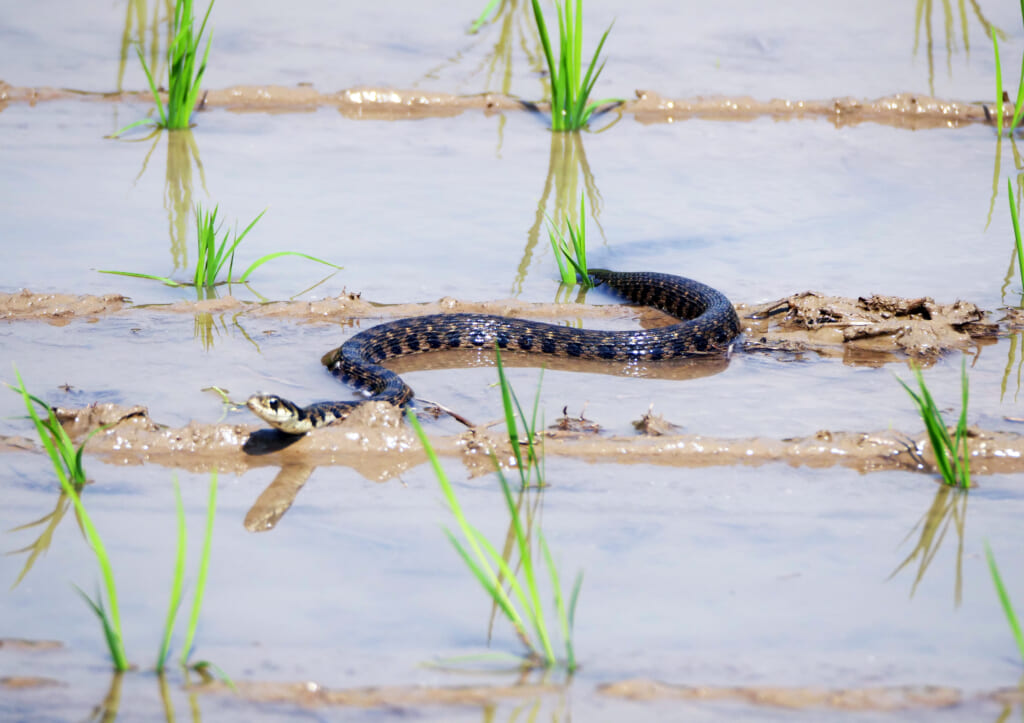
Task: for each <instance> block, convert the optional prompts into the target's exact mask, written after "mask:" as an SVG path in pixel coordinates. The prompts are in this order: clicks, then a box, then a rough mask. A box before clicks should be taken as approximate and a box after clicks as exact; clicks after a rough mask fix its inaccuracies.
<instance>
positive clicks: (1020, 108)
mask: <svg viewBox="0 0 1024 723" xmlns="http://www.w3.org/2000/svg"><path fill="white" fill-rule="evenodd" d="M1020 12H1021V20H1022V21H1024V0H1021V2H1020ZM994 32H995V29H994V28H993V33H994ZM1000 88H1002V86H1000ZM999 99H1000V100H1002V95H1001V94H1000V96H999ZM1022 112H1024V54H1022V55H1021V59H1020V84H1019V85H1018V86H1017V101H1016V103H1015V104H1014V107H1013V120H1011V121H1010V132H1011V133H1012V132H1013V130H1014V129H1015V128H1016V127H1017V124H1018V123H1020V117H1021V113H1022Z"/></svg>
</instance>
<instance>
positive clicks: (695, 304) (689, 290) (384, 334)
mask: <svg viewBox="0 0 1024 723" xmlns="http://www.w3.org/2000/svg"><path fill="white" fill-rule="evenodd" d="M588 275H589V277H590V278H591V280H592V281H593V282H594V284H595V285H598V284H604V285H606V286H607V287H608V288H610V289H612V290H613V291H615V292H616V293H618V294H619V295H620V296H622V297H623V298H624V299H626V300H628V301H631V302H633V303H636V304H642V305H645V306H651V307H654V308H656V309H659V310H660V311H663V312H665V313H667V314H670V315H672V316H674V317H676V318H677V319H679V321H678V322H677V323H675V324H671V325H669V326H664V327H659V328H655V329H638V330H632V331H603V330H599V329H577V328H574V327H568V326H559V325H557V324H547V323H544V322H539V321H530V320H527V319H517V318H514V317H508V316H498V315H494V314H465V313H461V314H429V315H425V316H418V317H410V318H404V319H396V320H394V321H390V322H385V323H383V324H378V325H376V326H372V327H370V328H368V329H365V330H363V331H361V332H359V333H358V334H355V335H354V336H352V337H351V338H350V339H348V340H347V341H346V342H345V343H344V344H342V345H341V346H340V347H338V348H336V349H332V350H331V351H329V352H327V353H326V354H324V356H323V358H322V359H321V362H322V363H323V364H324V366H326V367H327V369H328V370H329V371H330V372H331V373H332V374H334V375H335V376H337V377H339V378H340V379H341V380H342V381H344V382H348V383H351V384H353V385H355V386H357V387H362V388H365V389H367V390H368V391H369V392H370V395H369V396H368V397H366V398H364V399H359V400H350V401H335V402H316V403H314V404H310V405H308V406H305V407H301V406H299V405H297V404H295V403H294V402H291V401H289V400H287V399H285V398H283V397H280V396H278V395H276V394H256V395H253V396H251V397H250V398H249V400H248V401H247V402H246V406H248V408H249V409H250V410H251V411H252V412H253V413H254V414H255V415H256V416H257V417H259V418H260V419H262V420H263V421H264V422H266V423H267V424H269V425H270V426H271V427H274V428H275V429H278V430H280V431H281V432H284V433H286V434H292V435H302V434H306V433H308V432H311V431H313V430H314V429H318V428H321V427H326V426H328V425H330V424H334V423H336V422H340V421H343V420H344V419H346V418H347V417H348V416H349V414H351V413H352V411H353V410H354V409H355V408H356V407H358V406H360V405H362V404H366V403H367V402H389V403H391V404H394V405H396V406H399V407H401V406H404V405H406V404H408V403H409V402H411V401H412V400H413V398H414V396H415V395H414V392H413V390H412V388H411V387H409V385H408V384H406V383H405V381H404V380H403V379H402V378H401V377H400V376H399V375H398V374H396V373H395V372H393V371H391V370H389V369H387V368H386V367H383V366H381V362H384V361H387V360H388V359H393V358H395V357H399V356H405V355H408V354H420V353H424V352H430V351H440V350H445V349H474V348H476V349H494V348H495V347H497V348H498V349H502V350H506V349H508V350H512V351H520V352H528V353H532V354H546V355H556V356H562V357H569V358H573V357H576V358H581V359H604V360H608V361H627V362H644V361H652V362H656V361H660V360H663V359H673V358H678V357H693V356H700V355H721V354H725V353H727V352H728V350H729V347H730V345H731V342H732V341H733V339H735V338H736V336H738V335H739V333H740V322H739V318H738V317H737V315H736V310H735V309H734V308H733V305H732V303H731V302H730V301H729V299H728V298H726V296H725V295H724V294H722V293H721V292H720V291H717V290H715V289H713V288H711V287H710V286H707V285H705V284H702V283H700V282H699V281H694V280H693V279H687V278H685V277H682V276H675V275H673V274H665V273H656V272H649V271H609V270H607V269H589V270H588Z"/></svg>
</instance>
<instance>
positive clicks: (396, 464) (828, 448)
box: [0, 291, 1024, 507]
mask: <svg viewBox="0 0 1024 723" xmlns="http://www.w3.org/2000/svg"><path fill="white" fill-rule="evenodd" d="M134 308H136V307H132V306H131V305H130V303H129V300H128V299H127V298H126V297H124V296H119V295H108V296H103V297H94V296H79V297H75V296H70V295H64V294H43V295H37V294H32V293H31V292H28V291H24V292H21V293H18V294H7V295H3V296H0V318H6V319H8V320H11V321H18V320H20V321H25V320H30V319H35V320H44V321H47V322H49V323H54V324H63V323H67V321H68V320H69V319H72V318H76V317H84V318H86V319H95V318H97V317H99V316H103V315H108V314H111V315H112V314H131V313H132V311H133V310H134ZM144 308H145V309H146V310H147V311H154V310H157V311H164V312H167V313H173V314H196V313H204V312H235V313H241V314H245V315H250V316H258V317H269V318H287V319H303V320H311V321H312V320H324V319H331V320H335V321H336V320H338V319H339V318H348V319H361V318H383V317H404V316H416V315H422V314H432V313H439V312H480V313H491V314H502V315H511V316H527V317H531V318H539V319H544V318H565V317H567V316H570V317H580V318H582V317H589V318H597V319H602V318H605V319H608V318H616V319H618V318H622V317H624V316H627V317H632V318H634V319H638V320H639V323H640V324H641V325H642V326H657V325H660V324H665V323H670V321H671V319H670V318H669V317H667V316H665V315H662V314H659V313H657V312H652V311H650V310H638V309H637V308H636V307H628V306H621V305H603V306H591V305H580V304H530V303H524V302H520V301H515V300H504V301H494V302H464V301H459V300H456V299H452V298H444V299H441V300H439V301H437V302H433V303H427V304H397V305H387V306H383V305H378V304H373V303H372V302H369V301H366V300H364V299H362V298H361V297H360V295H359V294H356V293H344V294H342V295H340V296H338V297H336V298H332V299H324V300H320V301H304V302H274V303H267V304H256V303H252V302H242V301H239V300H237V299H234V298H232V297H227V298H223V299H215V300H209V301H197V302H178V303H175V304H170V305H166V306H151V305H150V306H146V307H144ZM737 309H738V311H739V313H740V316H741V320H742V325H743V329H744V337H743V339H742V340H741V341H740V342H739V343H738V344H737V345H736V346H735V348H734V350H733V352H732V353H733V354H737V353H755V354H771V355H774V356H777V357H779V358H780V359H782V360H786V359H798V358H802V357H804V356H806V355H815V356H819V357H830V358H840V359H842V360H843V361H844V362H846V363H848V364H856V365H866V366H880V365H883V364H887V363H893V362H901V361H907V360H912V361H914V362H917V363H919V364H923V365H928V364H931V363H934V362H935V360H937V359H938V358H939V357H940V356H941V355H942V354H944V353H946V352H949V351H952V350H964V351H966V350H969V349H970V348H972V347H978V346H981V345H984V344H991V343H994V341H995V340H996V339H997V338H998V337H999V336H1000V335H1005V334H1008V333H1011V332H1012V331H1013V330H1014V329H1016V328H1017V327H1018V325H1019V323H1020V319H1019V318H1018V315H1016V314H1014V313H1013V312H1010V313H1009V314H1007V315H1005V316H1002V318H1000V315H999V313H997V312H988V311H985V310H982V309H980V308H979V307H978V306H977V305H975V304H973V303H970V302H965V301H955V302H953V303H938V302H936V301H934V300H933V299H930V298H916V299H904V298H899V297H891V296H880V295H873V296H868V297H861V298H857V299H852V298H843V297H833V296H826V295H824V294H820V293H816V292H804V293H799V294H794V295H791V296H789V297H786V298H783V299H779V300H776V301H772V302H767V303H762V304H755V305H751V304H738V305H737ZM638 312H639V314H638ZM992 319H997V320H996V321H993V320H992ZM479 356H480V354H479V353H478V352H455V353H435V354H425V355H410V356H408V357H404V358H399V359H396V360H394V362H393V363H392V366H393V368H395V370H396V371H398V372H400V373H401V372H405V371H411V370H420V369H428V368H449V367H463V366H472V365H474V364H475V363H479V359H478V357H479ZM508 356H509V361H510V363H511V364H512V365H515V364H516V363H517V361H525V363H527V364H536V360H535V359H527V360H520V359H519V357H517V355H508ZM545 361H549V362H551V363H552V364H553V365H554V366H555V367H556V368H567V369H574V370H577V371H579V370H581V368H582V370H585V371H601V370H602V369H607V366H608V365H605V364H602V363H601V362H597V361H595V362H583V363H582V364H581V363H580V362H579V361H577V360H561V359H551V360H545ZM701 361H702V363H699V364H698V363H690V364H687V363H686V362H685V360H684V361H683V363H681V364H676V365H673V364H666V365H664V369H660V367H661V366H662V365H651V367H652V369H655V370H658V371H656V372H655V373H656V374H659V373H660V374H662V375H664V376H668V377H673V378H691V377H694V376H703V375H707V374H714V373H716V371H718V370H720V368H721V366H722V365H724V364H725V363H727V360H725V359H723V360H722V361H721V362H720V363H719V364H717V365H716V364H715V360H701ZM607 373H615V371H614V370H612V371H609V372H607ZM237 406H241V404H240V403H239V404H238V405H237ZM422 406H423V407H424V408H425V409H426V410H427V411H428V412H429V411H431V406H430V404H424V405H422ZM58 415H59V417H60V419H61V420H62V422H63V423H64V424H65V425H66V426H67V428H68V430H69V432H70V433H71V434H72V436H73V437H74V438H76V439H79V440H82V439H85V437H86V435H87V434H88V433H89V432H91V431H93V430H95V429H97V428H100V427H104V429H103V430H102V431H101V432H100V433H99V434H97V435H95V436H93V437H92V439H91V440H90V441H89V444H88V450H89V452H90V453H91V454H93V455H98V456H101V457H102V458H104V459H105V460H106V461H109V462H112V463H118V464H126V465H138V464H145V463H155V464H160V465H164V466H168V467H180V468H183V469H189V470H192V471H207V470H210V469H213V468H218V469H221V470H234V471H236V472H242V471H245V470H247V469H250V468H253V467H261V466H266V465H274V466H277V465H282V464H283V465H285V466H289V465H298V466H300V467H307V468H310V469H312V468H313V467H317V466H323V465H344V466H347V467H351V468H353V469H355V470H356V471H358V472H359V473H360V474H361V475H362V476H363V477H365V478H367V479H370V480H375V481H384V480H387V479H391V478H394V477H397V476H399V475H400V474H401V473H402V472H403V471H405V470H407V469H410V468H411V467H414V466H418V465H420V464H422V463H423V462H424V461H425V456H424V453H423V451H422V449H421V448H420V445H419V443H418V442H417V441H416V439H415V438H414V436H413V435H412V433H411V432H410V430H408V429H407V428H406V427H405V426H404V424H403V421H402V419H401V416H400V413H399V412H398V410H396V409H394V408H392V407H391V406H389V405H387V404H366V405H363V406H362V407H361V408H359V409H358V410H357V412H356V413H354V414H353V415H352V416H351V417H350V418H349V419H348V420H346V421H345V422H344V423H342V424H339V425H336V426H334V427H330V428H327V429H323V430H318V431H317V432H315V433H313V434H310V435H306V436H305V437H291V436H289V435H283V434H279V433H277V432H276V431H274V430H269V429H264V428H261V426H260V425H259V424H257V423H254V424H204V423H201V422H192V423H191V424H189V425H187V426H184V427H168V426H166V425H164V424H161V423H160V421H159V420H153V419H151V418H150V415H149V412H148V411H147V410H146V409H145V408H144V407H142V406H134V407H126V406H123V405H113V404H94V405H92V406H90V407H87V408H82V409H60V410H58ZM464 421H466V420H464ZM633 423H634V427H635V428H636V430H637V434H635V435H633V436H623V435H614V434H606V433H603V432H602V431H601V424H600V420H596V421H595V420H588V419H586V418H584V417H583V414H582V413H580V414H579V416H578V417H575V416H570V415H569V413H568V410H566V411H565V414H564V416H563V418H562V419H560V420H558V421H556V422H555V424H553V425H552V426H551V428H549V429H548V430H546V431H545V435H546V447H545V448H546V452H547V454H549V455H552V456H570V457H576V458H580V459H584V460H587V461H591V462H595V463H596V462H600V461H616V462H618V463H627V464H664V465H672V466H682V467H704V466H713V465H736V464H741V465H760V464H766V463H769V462H782V463H785V464H789V465H793V466H802V465H806V466H811V467H830V466H842V467H847V468H851V469H856V470H858V471H861V472H869V471H879V470H892V469H902V470H921V471H931V470H932V469H933V464H932V458H931V456H930V455H931V452H930V445H929V444H928V442H927V437H926V436H925V435H924V434H923V432H919V431H913V432H910V431H898V430H891V429H890V430H841V429H822V430H818V431H817V432H816V433H815V434H813V435H808V436H801V437H788V438H785V439H773V438H766V437H746V438H722V437H714V436H708V435H702V434H686V433H681V432H680V429H681V428H680V427H679V426H678V425H677V424H676V423H675V422H674V421H673V420H672V419H669V418H665V417H663V416H661V415H660V414H658V413H657V412H655V410H653V409H652V410H650V411H649V412H648V413H647V414H645V415H643V417H641V418H639V419H636V420H634V422H633ZM470 424H471V423H470ZM432 441H433V444H434V446H435V449H436V450H437V452H438V454H440V455H443V456H449V457H459V458H460V459H461V460H462V462H463V464H464V465H465V466H466V468H467V469H468V470H470V472H471V473H472V474H486V473H488V472H490V471H491V462H490V455H491V454H492V453H495V454H497V455H498V457H499V458H501V459H511V457H512V455H511V451H510V450H509V449H507V444H508V443H507V440H506V439H505V438H504V437H503V436H502V435H499V434H495V433H492V431H491V430H490V429H488V428H487V427H481V426H471V427H470V428H469V429H467V430H466V431H465V432H463V433H461V434H455V435H444V436H441V435H436V436H434V438H433V439H432ZM0 445H2V447H3V448H4V449H7V450H22V449H30V448H32V447H33V444H32V442H31V441H30V440H26V439H23V438H17V437H8V438H4V439H0ZM970 448H971V455H972V469H973V470H974V471H975V472H976V473H978V474H986V473H1002V472H1016V471H1020V470H1022V469H1024V436H1022V435H1020V434H1016V433H1013V432H1005V431H1003V432H996V431H986V430H982V429H972V430H971V438H970ZM271 453H273V455H272V456H270V455H271ZM285 486H286V487H287V485H285ZM293 486H294V485H293ZM300 486H301V485H300ZM286 496H287V495H286ZM280 504H281V503H280V502H279V501H277V500H276V499H275V501H273V502H272V506H275V507H279V506H280Z"/></svg>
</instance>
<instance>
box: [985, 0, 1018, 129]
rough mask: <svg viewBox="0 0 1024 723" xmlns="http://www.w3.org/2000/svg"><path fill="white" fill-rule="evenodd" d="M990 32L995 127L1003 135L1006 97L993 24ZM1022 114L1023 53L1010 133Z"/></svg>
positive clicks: (997, 41) (997, 42) (997, 39)
mask: <svg viewBox="0 0 1024 723" xmlns="http://www.w3.org/2000/svg"><path fill="white" fill-rule="evenodd" d="M1020 12H1021V19H1022V20H1024V0H1021V2H1020ZM989 31H990V32H991V34H992V50H993V52H994V53H995V56H996V104H995V112H996V128H997V129H998V132H999V135H1000V137H1002V135H1003V99H1004V98H1005V97H1006V94H1005V92H1004V91H1003V68H1002V63H1001V62H1000V60H999V38H998V37H997V31H996V28H995V26H992V27H991V28H989ZM1022 114H1024V55H1022V56H1021V60H1020V85H1019V86H1018V87H1017V102H1016V103H1015V104H1014V107H1013V117H1012V118H1011V120H1010V126H1009V128H1008V130H1009V131H1010V133H1013V131H1014V130H1015V129H1016V128H1017V126H1018V125H1019V124H1020V121H1021V115H1022Z"/></svg>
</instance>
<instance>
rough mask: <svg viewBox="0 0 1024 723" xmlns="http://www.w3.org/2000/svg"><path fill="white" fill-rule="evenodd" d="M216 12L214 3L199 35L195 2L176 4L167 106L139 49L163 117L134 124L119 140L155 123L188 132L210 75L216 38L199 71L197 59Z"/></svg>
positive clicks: (177, 1) (187, 0)
mask: <svg viewBox="0 0 1024 723" xmlns="http://www.w3.org/2000/svg"><path fill="white" fill-rule="evenodd" d="M211 10H213V0H211V1H210V6H209V7H208V8H207V9H206V15H204V16H203V22H202V23H201V24H200V26H199V31H198V32H196V31H195V18H194V16H193V14H192V0H175V3H174V16H173V18H172V19H171V32H170V36H171V41H170V44H169V45H168V46H167V105H166V106H165V105H164V103H163V101H162V100H161V99H160V92H159V91H158V90H157V86H156V82H155V81H154V80H153V73H152V71H151V70H150V68H149V65H148V64H147V63H146V58H145V57H144V56H143V55H142V48H141V47H139V46H136V48H135V50H136V53H137V54H138V56H139V62H140V63H142V70H143V71H144V72H145V73H146V80H147V81H148V82H149V90H150V92H151V93H152V94H153V100H154V101H156V109H157V112H158V113H159V114H160V120H158V121H151V120H149V119H148V118H147V119H143V120H140V121H136V122H135V123H131V124H129V125H127V126H125V127H124V128H122V129H121V130H119V131H118V132H117V133H115V134H114V135H115V136H119V135H121V134H122V133H124V132H125V131H127V130H130V129H132V128H135V127H137V126H140V125H144V124H146V123H152V122H155V123H156V125H157V126H159V127H160V128H166V129H168V130H179V129H182V128H188V126H189V121H190V120H191V118H192V111H193V110H194V109H195V107H196V101H197V100H198V99H199V89H200V86H201V84H202V82H203V73H205V72H206V61H207V59H208V58H209V57H210V44H211V43H212V42H213V36H212V35H211V36H209V37H208V38H207V39H206V50H204V51H203V57H202V60H201V61H200V62H199V66H198V68H197V67H196V58H197V57H198V56H199V46H200V44H201V43H202V37H203V32H204V31H205V30H206V22H207V21H208V20H209V19H210V11H211Z"/></svg>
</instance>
